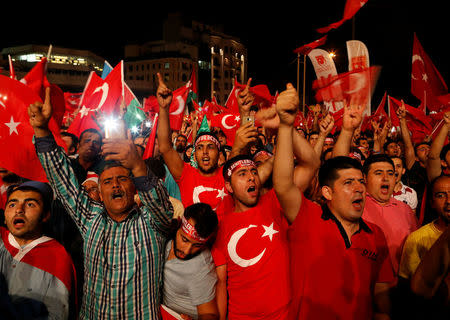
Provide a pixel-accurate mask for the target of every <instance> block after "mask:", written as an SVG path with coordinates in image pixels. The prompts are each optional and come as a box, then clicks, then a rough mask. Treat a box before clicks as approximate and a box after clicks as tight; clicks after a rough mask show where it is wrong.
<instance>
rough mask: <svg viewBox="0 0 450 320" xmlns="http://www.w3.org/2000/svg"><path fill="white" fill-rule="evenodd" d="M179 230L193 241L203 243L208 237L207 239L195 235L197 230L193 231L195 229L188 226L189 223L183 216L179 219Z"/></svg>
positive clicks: (190, 225)
mask: <svg viewBox="0 0 450 320" xmlns="http://www.w3.org/2000/svg"><path fill="white" fill-rule="evenodd" d="M181 230H182V231H183V232H184V233H186V234H187V235H188V236H189V237H190V238H191V239H193V240H195V241H199V242H203V243H205V242H206V241H208V239H209V237H208V238H202V237H200V236H199V235H198V233H197V230H195V227H194V226H193V225H192V224H190V223H189V221H187V220H186V218H185V217H184V216H182V217H181Z"/></svg>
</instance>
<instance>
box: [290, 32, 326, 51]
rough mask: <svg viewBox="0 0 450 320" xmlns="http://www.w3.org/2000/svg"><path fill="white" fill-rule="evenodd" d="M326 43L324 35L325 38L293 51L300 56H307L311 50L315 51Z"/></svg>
mask: <svg viewBox="0 0 450 320" xmlns="http://www.w3.org/2000/svg"><path fill="white" fill-rule="evenodd" d="M326 41H327V36H326V35H325V36H323V37H322V38H320V39H317V40H315V41H313V42H310V43H307V44H304V45H303V46H301V47H298V48H297V49H295V50H294V53H300V54H303V55H307V54H309V53H310V52H311V51H312V50H313V49H315V48H317V47H320V46H321V45H324V44H325V42H326Z"/></svg>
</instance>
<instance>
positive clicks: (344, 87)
mask: <svg viewBox="0 0 450 320" xmlns="http://www.w3.org/2000/svg"><path fill="white" fill-rule="evenodd" d="M379 70H380V68H379V67H377V66H371V67H369V68H365V69H356V70H352V71H349V72H346V73H342V74H338V75H336V76H331V75H330V76H328V77H327V78H319V79H316V80H314V81H313V89H314V90H315V91H316V96H315V97H316V100H317V102H322V101H344V100H345V101H347V103H348V104H350V103H356V104H361V105H367V103H368V101H370V98H371V93H372V92H373V91H374V88H375V84H376V81H377V79H378V74H379Z"/></svg>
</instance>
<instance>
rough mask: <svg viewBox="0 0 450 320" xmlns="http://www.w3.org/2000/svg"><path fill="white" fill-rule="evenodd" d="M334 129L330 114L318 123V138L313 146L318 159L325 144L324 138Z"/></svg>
mask: <svg viewBox="0 0 450 320" xmlns="http://www.w3.org/2000/svg"><path fill="white" fill-rule="evenodd" d="M333 128H334V118H333V116H332V115H331V114H330V113H327V115H326V116H325V117H323V118H322V120H321V121H320V123H319V137H318V139H317V142H316V144H315V145H314V151H315V152H316V154H317V155H318V156H319V159H320V157H321V156H322V149H323V144H324V143H325V138H326V137H327V136H328V134H329V133H330V132H331V131H332V130H333Z"/></svg>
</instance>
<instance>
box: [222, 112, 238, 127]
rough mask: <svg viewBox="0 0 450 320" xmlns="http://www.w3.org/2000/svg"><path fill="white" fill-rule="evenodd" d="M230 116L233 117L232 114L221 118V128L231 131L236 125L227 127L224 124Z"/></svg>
mask: <svg viewBox="0 0 450 320" xmlns="http://www.w3.org/2000/svg"><path fill="white" fill-rule="evenodd" d="M231 116H233V115H232V114H227V115H226V116H224V117H223V118H222V126H223V127H224V128H225V129H228V130H231V129H233V128H234V127H236V124H234V126H229V125H227V123H226V119H227V118H228V117H231Z"/></svg>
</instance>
